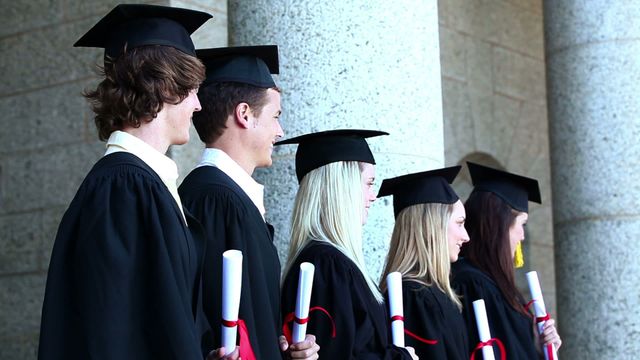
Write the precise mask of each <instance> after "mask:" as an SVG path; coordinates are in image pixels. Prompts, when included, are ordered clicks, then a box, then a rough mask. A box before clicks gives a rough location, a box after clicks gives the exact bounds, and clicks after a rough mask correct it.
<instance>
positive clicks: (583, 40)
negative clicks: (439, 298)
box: [544, 0, 640, 359]
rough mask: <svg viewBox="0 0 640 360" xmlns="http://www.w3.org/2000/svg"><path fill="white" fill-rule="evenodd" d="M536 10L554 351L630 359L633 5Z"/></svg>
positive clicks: (638, 348)
mask: <svg viewBox="0 0 640 360" xmlns="http://www.w3.org/2000/svg"><path fill="white" fill-rule="evenodd" d="M578 3H579V4H578ZM544 16H545V38H546V53H547V81H548V87H549V89H548V100H549V122H550V137H551V158H552V174H553V177H552V184H553V197H554V219H555V239H556V241H555V247H556V249H555V254H556V269H557V296H558V319H559V321H560V331H561V334H562V336H563V339H564V345H563V347H562V353H561V356H562V357H563V358H567V359H622V358H626V359H630V358H632V354H635V353H638V352H640V311H638V308H639V307H640V261H639V258H640V248H639V247H638V246H637V241H638V234H640V180H639V179H640V142H639V140H638V139H639V137H640V20H639V19H640V6H638V4H632V3H631V2H628V1H622V0H616V1H606V2H600V1H586V2H585V1H580V2H577V1H545V2H544Z"/></svg>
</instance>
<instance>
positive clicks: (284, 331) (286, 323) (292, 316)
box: [242, 306, 336, 360]
mask: <svg viewBox="0 0 640 360" xmlns="http://www.w3.org/2000/svg"><path fill="white" fill-rule="evenodd" d="M316 310H319V311H322V312H323V313H324V314H325V315H327V317H328V318H329V320H331V337H332V338H334V337H336V323H335V322H334V321H333V317H332V316H331V314H329V312H328V311H327V310H326V309H325V308H323V307H321V306H314V307H312V308H310V309H309V314H311V313H312V312H314V311H316ZM293 321H295V322H296V323H297V324H299V325H302V324H306V323H308V322H309V318H308V317H306V318H304V319H300V318H298V317H296V314H295V312H291V313H288V314H287V316H285V317H284V321H283V324H282V334H284V337H285V338H287V342H288V343H289V344H291V336H292V333H291V329H289V324H290V323H291V322H293ZM242 359H243V360H244V358H242Z"/></svg>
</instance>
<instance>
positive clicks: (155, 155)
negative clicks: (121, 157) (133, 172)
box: [104, 130, 184, 217]
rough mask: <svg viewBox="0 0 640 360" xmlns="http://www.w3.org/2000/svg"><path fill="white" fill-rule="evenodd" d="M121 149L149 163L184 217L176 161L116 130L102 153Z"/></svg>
mask: <svg viewBox="0 0 640 360" xmlns="http://www.w3.org/2000/svg"><path fill="white" fill-rule="evenodd" d="M123 151H124V152H128V153H131V154H133V155H135V156H137V157H138V158H140V160H142V161H144V163H145V164H147V165H149V167H150V168H151V169H152V170H153V171H155V172H156V174H158V176H160V179H161V180H162V182H163V183H164V184H165V186H166V187H167V189H168V190H169V192H170V193H171V195H172V196H173V198H174V199H175V201H176V203H177V204H178V207H179V208H180V211H181V212H182V216H183V217H184V211H183V210H182V204H181V202H180V196H179V195H178V188H177V184H176V181H177V180H178V166H177V165H176V163H175V162H174V161H173V160H171V158H169V157H168V156H166V155H164V154H162V153H161V152H159V151H158V150H156V149H154V148H153V147H152V146H151V145H149V144H147V143H146V142H144V141H142V140H140V139H139V138H137V137H135V136H133V135H131V134H129V133H126V132H124V131H119V130H116V131H114V132H112V133H111V136H109V140H108V141H107V151H106V152H105V153H104V155H105V156H106V155H109V154H112V153H115V152H123Z"/></svg>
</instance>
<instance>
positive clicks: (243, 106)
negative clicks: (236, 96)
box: [234, 102, 251, 129]
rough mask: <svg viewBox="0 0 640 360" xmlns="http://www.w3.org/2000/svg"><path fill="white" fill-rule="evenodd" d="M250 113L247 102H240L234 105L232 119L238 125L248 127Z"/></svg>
mask: <svg viewBox="0 0 640 360" xmlns="http://www.w3.org/2000/svg"><path fill="white" fill-rule="evenodd" d="M250 115H251V107H250V106H249V104H247V103H244V102H243V103H240V104H238V105H236V108H235V111H234V119H235V121H236V123H237V124H238V126H240V127H242V128H245V129H247V128H249V117H250Z"/></svg>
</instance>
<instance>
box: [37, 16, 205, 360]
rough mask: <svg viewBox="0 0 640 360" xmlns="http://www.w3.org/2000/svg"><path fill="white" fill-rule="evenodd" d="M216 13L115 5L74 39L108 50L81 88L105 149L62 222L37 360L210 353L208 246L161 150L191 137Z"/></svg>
mask: <svg viewBox="0 0 640 360" xmlns="http://www.w3.org/2000/svg"><path fill="white" fill-rule="evenodd" d="M210 17H211V16H210V15H209V14H206V13H202V12H199V11H192V10H186V9H177V8H170V7H163V6H151V5H118V6H116V7H115V8H114V9H113V10H112V11H111V12H110V13H109V14H107V15H106V16H105V17H104V18H103V19H101V20H100V21H99V22H98V23H97V24H96V25H95V26H94V27H93V28H92V29H91V30H90V31H89V32H87V33H86V34H85V35H84V36H83V37H82V38H81V39H80V40H79V41H78V42H77V43H76V44H75V46H87V47H102V48H105V59H104V66H103V67H102V75H103V77H104V78H103V79H102V81H101V82H100V84H99V85H98V86H97V88H96V89H95V90H92V91H88V92H86V93H85V96H86V97H87V98H88V100H89V101H90V103H91V107H92V109H93V111H94V112H95V123H96V126H97V128H98V134H99V137H100V139H101V140H107V150H106V153H105V155H104V157H102V158H101V159H100V160H99V161H98V162H97V163H96V164H95V165H94V167H93V169H91V171H90V172H89V174H88V175H87V176H86V178H85V179H84V181H83V183H82V184H81V186H80V188H79V190H78V192H77V193H76V195H75V197H74V199H73V201H72V202H71V204H70V206H69V208H68V209H67V211H66V213H65V215H64V217H63V219H62V222H61V223H60V227H59V228H58V234H57V236H56V240H55V244H54V248H53V253H52V256H51V263H50V265H49V275H48V278H47V286H46V292H45V299H44V305H43V310H42V324H41V333H40V346H39V358H40V359H98V358H99V359H102V358H105V359H106V358H108V359H151V358H162V359H202V358H203V355H202V352H201V350H200V331H199V330H197V329H196V325H195V324H196V321H197V319H196V317H197V316H198V310H199V309H198V297H199V281H200V278H199V274H200V259H201V255H202V254H201V251H200V249H201V248H202V246H203V244H201V243H200V242H198V241H197V240H198V239H197V238H196V237H195V236H192V235H191V231H193V232H194V233H197V230H198V228H197V226H196V225H197V224H196V223H194V222H191V217H190V216H189V215H188V213H185V212H184V211H183V209H182V206H181V202H180V198H179V196H178V192H177V188H176V180H177V177H178V173H177V167H176V164H175V163H174V162H173V161H172V160H171V159H170V158H168V157H167V156H165V153H166V151H167V149H168V148H169V146H170V145H179V144H184V143H185V142H187V141H188V140H189V126H190V121H191V116H192V114H193V112H195V111H199V110H200V102H199V100H198V97H197V95H196V94H197V89H198V86H199V85H200V83H201V82H202V80H203V79H204V66H203V65H202V63H201V62H200V61H199V60H198V59H197V58H196V57H195V49H194V46H193V42H192V41H191V38H190V34H191V33H192V32H193V31H195V30H196V29H197V28H198V27H199V26H200V25H202V24H203V23H204V22H205V21H206V20H207V19H209V18H210ZM190 230H191V231H190Z"/></svg>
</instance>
